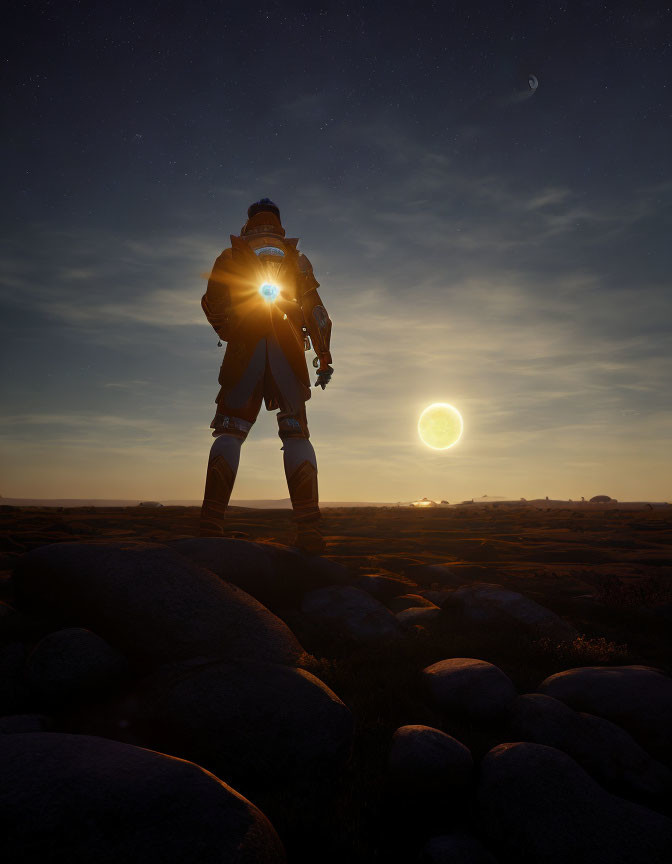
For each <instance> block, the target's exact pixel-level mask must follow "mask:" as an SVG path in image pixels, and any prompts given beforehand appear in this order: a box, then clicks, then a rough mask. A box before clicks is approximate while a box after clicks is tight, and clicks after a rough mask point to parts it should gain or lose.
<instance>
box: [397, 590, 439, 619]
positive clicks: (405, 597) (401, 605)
mask: <svg viewBox="0 0 672 864" xmlns="http://www.w3.org/2000/svg"><path fill="white" fill-rule="evenodd" d="M420 607H424V608H425V609H438V608H439V607H438V606H437V605H436V603H432V601H431V600H428V599H427V598H426V597H421V596H420V594H399V595H398V596H397V597H392V598H390V600H388V602H387V608H388V609H389V610H390V612H394V613H395V615H396V614H397V613H398V612H403V611H404V609H419V608H420Z"/></svg>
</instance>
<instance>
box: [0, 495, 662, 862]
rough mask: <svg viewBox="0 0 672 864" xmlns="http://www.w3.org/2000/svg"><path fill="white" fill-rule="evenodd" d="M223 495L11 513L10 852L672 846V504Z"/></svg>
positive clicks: (5, 538) (585, 855)
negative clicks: (221, 528) (215, 509)
mask: <svg viewBox="0 0 672 864" xmlns="http://www.w3.org/2000/svg"><path fill="white" fill-rule="evenodd" d="M198 513H199V511H198V509H197V508H195V507H172V506H168V507H157V508H152V507H148V508H142V507H116V508H115V507H109V508H103V507H96V508H94V507H78V508H65V507H57V508H49V507H15V506H10V505H3V506H1V507H0V526H1V537H2V540H1V544H2V545H1V546H0V552H1V554H2V558H1V569H2V600H3V601H4V602H3V605H2V606H1V607H0V610H1V611H0V615H1V617H0V627H1V631H0V632H1V635H2V654H1V659H0V668H1V670H2V686H1V689H0V699H1V700H2V704H1V706H0V713H1V714H2V715H4V716H2V717H1V718H0V732H1V733H5V734H2V735H0V751H1V752H0V762H1V763H2V766H3V767H2V773H3V776H4V777H5V780H6V782H5V784H4V787H3V792H2V801H1V802H0V812H2V814H3V816H2V820H1V821H2V824H3V834H4V836H5V840H6V842H7V843H8V845H7V851H8V853H9V860H12V861H13V860H19V859H21V860H22V861H56V860H63V858H64V857H65V858H67V859H68V860H70V861H93V860H95V861H110V862H111V861H139V860H141V859H142V860H147V859H148V858H151V859H152V860H162V861H164V862H165V861H169V862H172V861H176V862H177V861H180V862H186V861H189V862H191V861H193V862H197V861H198V862H210V861H213V862H214V861H231V862H234V861H236V862H237V861H241V862H242V861H244V862H253V861H254V862H276V861H283V860H285V856H286V860H287V861H289V862H308V861H324V862H337V861H352V862H365V861H381V862H382V861H385V862H425V864H427V862H433V864H438V862H464V864H468V862H472V864H473V862H493V861H495V862H514V861H516V862H518V861H521V862H538V861H544V862H566V861H568V860H574V861H582V862H583V861H585V862H588V861H591V862H605V864H606V862H633V864H636V862H640V861H641V862H649V861H660V862H662V861H666V860H668V857H667V856H668V852H669V844H670V821H669V817H670V812H669V804H668V803H667V801H668V800H669V793H670V791H671V790H672V785H671V777H672V775H671V774H670V770H669V766H670V761H671V755H672V747H671V741H670V736H669V729H670V728H671V726H672V682H671V681H670V678H669V673H670V669H671V668H672V655H671V652H670V642H669V635H668V634H669V626H670V619H671V617H672V603H671V600H672V507H669V506H667V505H661V506H658V507H655V508H654V507H650V506H646V505H636V506H635V505H633V508H632V509H629V508H628V505H626V504H621V505H619V506H618V507H614V506H609V505H604V506H600V505H589V504H581V505H579V504H577V505H572V504H571V503H567V504H565V505H564V506H562V507H561V506H557V504H556V506H548V507H546V506H544V502H536V503H535V504H528V505H522V504H505V503H501V504H495V505H494V506H493V505H489V506H481V505H478V504H474V505H466V504H465V505H464V506H461V507H455V508H445V509H441V508H435V509H424V510H417V509H411V508H400V507H375V508H374V507H371V508H333V509H325V511H324V527H325V534H326V536H327V552H326V554H325V555H324V556H323V557H310V556H306V555H303V554H299V553H298V552H296V550H294V549H292V548H290V547H288V545H287V544H288V543H290V542H291V537H292V522H291V513H290V512H289V511H287V510H285V509H282V510H252V509H244V508H232V509H231V511H230V516H229V531H228V536H227V537H224V538H197V537H196V534H197V526H198ZM567 670H572V671H571V672H568V671H567ZM558 673H565V674H558ZM157 754H167V755H157ZM171 757H176V758H171ZM181 760H188V761H181ZM192 763H195V765H194V764H192ZM196 766H201V767H200V768H199V767H196ZM202 769H205V771H203V770H202ZM207 772H211V773H207ZM212 775H215V776H214V777H213V776H212ZM215 778H219V780H217V779H215ZM220 781H222V782H220ZM223 784H227V785H223ZM233 790H235V792H234V791H233ZM241 796H244V797H243V798H241ZM245 799H246V800H245ZM269 820H270V821H269ZM10 828H11V830H10ZM59 856H60V857H59ZM157 856H158V857H157Z"/></svg>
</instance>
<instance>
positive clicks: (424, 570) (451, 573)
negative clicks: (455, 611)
mask: <svg viewBox="0 0 672 864" xmlns="http://www.w3.org/2000/svg"><path fill="white" fill-rule="evenodd" d="M404 575H405V576H407V577H408V578H409V579H413V580H414V581H415V582H417V583H418V585H424V586H426V587H427V588H429V587H430V586H431V585H440V586H441V587H442V588H459V587H460V586H461V585H464V584H466V583H467V582H468V581H469V580H470V579H476V580H478V581H479V582H482V581H484V580H485V579H492V577H493V575H494V573H493V570H492V566H491V565H483V564H460V563H458V562H456V563H455V564H415V565H413V566H411V567H407V568H406V569H405V570H404Z"/></svg>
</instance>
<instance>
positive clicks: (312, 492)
mask: <svg viewBox="0 0 672 864" xmlns="http://www.w3.org/2000/svg"><path fill="white" fill-rule="evenodd" d="M282 450H283V461H284V465H285V476H286V478H287V488H288V489H289V497H290V498H291V501H292V508H293V510H294V518H295V520H296V522H297V523H306V522H317V521H318V520H319V519H320V508H319V503H318V502H319V498H318V493H317V462H316V459H315V451H314V450H313V445H312V444H311V443H310V441H309V440H308V439H307V438H303V437H298V436H293V437H288V438H283V448H282Z"/></svg>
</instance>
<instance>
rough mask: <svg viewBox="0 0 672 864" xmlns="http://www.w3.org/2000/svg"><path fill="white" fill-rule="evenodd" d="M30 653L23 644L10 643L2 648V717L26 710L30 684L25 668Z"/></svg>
mask: <svg viewBox="0 0 672 864" xmlns="http://www.w3.org/2000/svg"><path fill="white" fill-rule="evenodd" d="M27 655H28V651H27V649H26V646H25V645H24V644H23V642H10V643H9V644H8V645H4V646H3V647H2V648H0V715H2V714H17V713H19V712H21V711H23V710H24V708H25V705H26V699H27V697H28V684H27V682H26V679H25V674H24V668H25V665H26V657H27Z"/></svg>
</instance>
